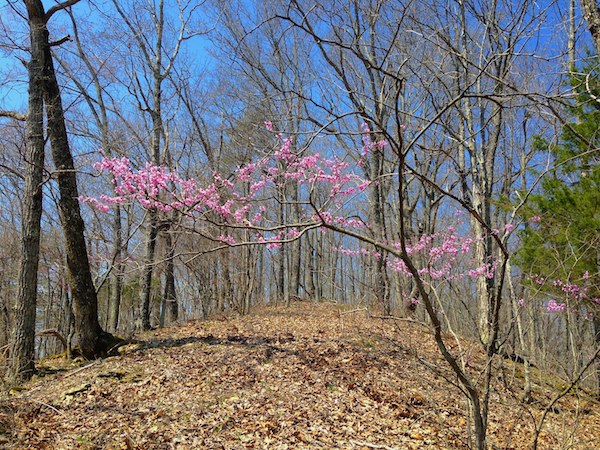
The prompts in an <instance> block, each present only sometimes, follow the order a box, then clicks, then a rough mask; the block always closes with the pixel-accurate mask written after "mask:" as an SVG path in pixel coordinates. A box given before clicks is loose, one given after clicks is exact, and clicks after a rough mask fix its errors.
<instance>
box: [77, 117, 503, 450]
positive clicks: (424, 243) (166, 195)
mask: <svg viewBox="0 0 600 450" xmlns="http://www.w3.org/2000/svg"><path fill="white" fill-rule="evenodd" d="M265 127H266V128H267V129H268V130H269V131H271V132H273V135H274V137H275V139H276V140H277V141H278V143H279V144H278V145H277V146H276V148H275V150H273V151H272V152H270V153H268V154H267V155H265V156H263V157H261V158H258V159H257V160H254V161H252V162H249V163H247V164H244V165H242V166H239V167H237V169H236V170H235V171H234V172H233V173H232V174H230V175H227V176H226V175H224V174H220V173H213V174H211V180H210V182H208V183H201V182H200V181H198V180H196V179H193V178H185V177H182V176H180V175H179V174H178V172H177V171H176V170H171V169H169V168H167V167H162V166H157V165H153V164H150V163H148V164H146V165H145V167H143V168H140V169H135V168H134V167H132V164H131V162H130V161H129V160H128V159H127V158H125V157H123V158H108V157H104V158H103V159H102V160H101V161H100V162H98V163H97V164H96V165H95V167H96V168H97V169H98V170H100V171H102V172H106V173H109V174H110V175H111V179H112V180H113V183H114V192H115V195H101V196H100V197H98V198H83V199H82V200H83V201H85V202H87V203H89V204H91V205H92V206H93V207H95V208H97V209H99V210H101V211H108V210H109V209H110V207H111V205H113V204H125V203H132V202H133V203H137V204H139V205H140V206H141V207H142V208H144V209H146V210H155V211H161V212H167V213H168V212H171V211H173V210H176V211H177V212H178V213H179V214H180V216H181V217H182V218H183V223H185V221H186V220H187V221H188V222H189V224H188V225H189V226H191V224H194V230H195V231H196V232H197V233H200V234H201V235H202V236H204V237H207V238H209V239H211V240H213V241H215V242H217V243H219V244H220V245H222V246H224V247H225V246H229V247H237V246H247V245H265V246H267V248H269V249H276V248H278V247H280V246H281V245H283V244H285V243H287V242H291V241H293V240H296V239H300V238H301V237H302V236H303V235H304V234H305V233H307V232H308V231H309V230H313V229H320V230H321V231H322V232H324V233H327V232H331V233H339V234H342V235H344V236H347V237H349V238H354V240H355V241H356V242H357V243H359V244H360V243H362V244H369V248H371V249H373V250H368V249H366V248H365V247H364V246H363V247H360V246H358V245H356V246H354V247H352V246H351V245H348V246H346V247H343V248H340V249H339V251H341V252H343V253H345V254H348V255H359V254H362V255H365V254H366V255H369V256H370V257H373V258H376V259H377V258H382V255H383V254H384V253H385V254H386V255H388V257H386V264H387V265H388V267H389V269H390V270H393V271H395V272H397V273H399V274H401V275H403V276H404V277H407V278H410V279H412V280H413V282H414V284H415V285H416V292H417V294H416V295H415V296H414V297H413V298H411V299H409V301H410V302H412V303H417V302H420V303H422V304H423V307H424V309H425V311H426V313H427V317H428V319H429V322H430V324H431V326H432V328H433V331H434V337H435V341H436V344H437V346H438V348H439V350H440V352H441V354H442V356H443V357H444V359H445V360H446V362H447V363H448V364H449V366H450V368H451V369H452V371H453V372H454V373H455V375H456V376H457V378H458V380H459V382H460V385H461V388H462V390H463V392H464V393H465V394H466V396H467V398H468V399H469V402H470V405H471V412H472V416H473V419H474V429H475V435H476V436H477V441H478V447H480V448H483V446H485V435H486V428H487V425H486V422H487V408H488V401H489V384H490V381H491V376H492V370H493V369H492V367H493V365H492V364H488V365H486V368H484V369H483V371H484V373H483V377H481V378H480V379H482V380H483V388H480V386H478V384H477V382H476V381H474V380H475V378H474V377H473V376H472V375H470V374H469V373H468V372H467V369H466V368H465V366H464V365H463V364H461V362H460V356H459V355H456V354H453V352H452V351H451V350H450V348H449V346H448V344H447V342H446V340H445V339H444V337H443V335H442V331H443V329H444V326H445V323H444V320H445V318H444V316H443V309H442V308H441V307H440V304H439V302H437V301H436V298H435V294H436V293H437V292H438V289H439V288H440V287H441V286H443V284H444V283H450V282H453V281H456V280H459V279H463V280H469V279H477V278H479V277H482V278H485V279H492V278H495V279H496V286H497V294H496V296H495V298H494V299H493V308H492V314H491V315H490V317H489V330H488V333H489V336H487V337H486V339H485V340H484V342H486V349H485V350H486V352H487V354H488V356H489V357H490V358H492V357H493V355H494V353H495V352H496V350H497V349H496V344H497V342H498V333H499V312H500V304H501V292H502V284H503V283H502V281H503V279H504V273H505V267H506V258H507V252H506V248H505V242H506V238H507V236H508V233H509V232H510V231H511V229H510V228H509V227H507V228H506V229H505V230H493V229H491V228H489V227H488V226H487V224H485V223H483V221H482V219H481V218H480V217H479V215H478V214H477V212H476V211H475V210H473V209H472V208H471V207H470V206H469V205H468V204H466V203H464V202H463V201H461V199H460V198H458V197H457V196H455V195H453V194H452V193H451V192H448V191H445V190H444V189H443V188H442V187H440V186H438V185H437V184H435V182H434V181H433V180H429V179H426V178H425V177H422V176H421V175H420V174H419V173H417V172H416V171H414V170H413V169H412V168H411V167H410V166H409V165H408V164H407V163H406V156H407V154H406V152H404V151H403V150H402V149H401V147H398V146H396V145H391V147H392V148H391V151H392V152H393V154H394V155H395V157H396V159H397V165H396V167H397V173H396V174H395V177H396V183H397V184H398V191H397V195H398V204H399V205H403V204H404V202H405V199H404V198H403V195H404V194H403V192H404V189H403V185H402V184H403V182H404V173H405V172H412V174H413V175H415V176H416V177H417V178H418V179H420V181H421V182H422V183H427V184H429V185H431V186H434V187H435V188H436V189H437V190H438V191H439V192H440V193H441V194H443V195H444V196H446V197H448V198H450V199H451V200H453V201H455V202H456V203H457V204H458V206H459V209H461V210H463V213H464V212H466V214H467V215H470V216H472V217H474V218H475V220H477V221H479V222H480V223H481V224H482V226H483V227H484V228H485V229H486V230H487V232H488V233H487V235H486V236H484V237H482V238H479V239H488V238H490V237H491V238H492V239H494V240H495V241H496V243H497V246H498V249H499V251H498V255H499V256H498V257H497V258H494V259H490V260H488V261H483V262H476V260H475V258H474V255H473V246H474V244H475V243H476V239H477V238H474V237H472V236H471V235H470V233H469V232H468V225H467V223H469V222H470V221H469V220H463V219H462V218H461V217H460V214H459V215H458V216H457V217H456V218H455V220H454V223H452V224H451V225H450V226H449V227H448V228H447V229H445V230H443V231H439V232H437V233H435V234H431V235H422V236H419V237H412V238H410V237H408V233H407V232H406V230H405V221H406V217H404V213H403V208H402V206H400V207H399V208H398V211H397V214H396V215H397V217H395V219H396V220H397V221H398V224H399V227H400V233H399V236H400V239H399V240H398V241H397V242H386V241H381V240H376V239H375V238H373V237H372V236H373V234H372V233H370V232H369V230H370V224H369V223H368V221H367V220H366V219H365V218H364V217H362V216H361V214H360V212H359V209H358V208H356V205H358V204H360V203H361V202H365V201H368V197H367V195H368V190H369V189H370V188H372V185H374V184H376V183H379V182H381V181H382V180H380V179H375V180H367V179H365V178H364V177H362V176H361V175H360V173H361V170H360V167H359V164H360V160H359V161H358V162H354V163H352V164H351V163H349V162H348V161H346V160H344V159H342V158H339V157H338V156H336V155H335V152H333V151H332V152H330V153H328V154H321V153H316V152H310V151H309V149H301V150H298V151H294V150H293V149H294V148H295V147H294V146H293V145H292V144H293V138H292V137H289V136H285V135H284V134H282V133H276V132H274V131H273V124H272V123H271V122H265ZM374 136H375V134H374V133H372V132H371V130H370V129H369V127H368V126H367V125H366V124H365V125H364V126H363V130H362V143H363V145H362V149H361V154H362V156H363V157H367V156H368V155H369V153H370V152H372V151H377V150H382V149H383V148H385V147H386V146H388V145H390V144H389V143H388V141H386V140H384V139H376V138H374ZM288 183H294V184H296V185H297V186H298V189H299V200H298V203H299V205H297V206H299V207H300V208H299V209H300V211H301V212H300V215H299V219H298V221H297V222H296V223H276V222H275V221H274V220H273V219H272V218H271V217H269V215H268V214H267V211H268V210H270V209H271V208H272V207H273V205H274V202H275V196H274V194H273V193H274V191H275V190H276V189H281V188H283V187H285V185H286V184H288ZM239 229H243V230H245V233H244V234H243V235H244V239H243V240H240V239H239V238H236V236H238V235H239V234H238V235H236V234H235V233H234V232H232V231H234V230H239ZM223 230H229V231H230V232H223ZM346 241H347V240H346ZM346 241H345V242H346ZM479 375H481V374H479ZM481 393H483V394H481Z"/></svg>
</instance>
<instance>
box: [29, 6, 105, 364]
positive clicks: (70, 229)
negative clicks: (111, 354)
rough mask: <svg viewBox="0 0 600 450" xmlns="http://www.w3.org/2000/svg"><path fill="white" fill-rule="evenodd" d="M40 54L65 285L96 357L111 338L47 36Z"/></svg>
mask: <svg viewBox="0 0 600 450" xmlns="http://www.w3.org/2000/svg"><path fill="white" fill-rule="evenodd" d="M32 3H35V4H36V5H37V8H36V12H38V13H41V14H42V16H41V17H39V19H40V21H44V20H46V17H45V15H44V9H43V6H42V4H41V2H40V1H39V0H38V1H35V2H32ZM37 38H38V39H40V41H39V44H40V45H41V46H42V47H43V52H44V72H43V75H44V100H45V102H46V115H47V121H48V134H49V136H50V145H51V147H52V158H53V159H54V165H55V166H56V170H57V173H56V179H57V182H58V190H59V194H60V197H59V200H58V206H59V210H60V220H61V224H62V228H63V232H64V236H65V248H66V254H67V270H68V277H69V285H70V287H71V292H72V296H73V304H74V309H75V334H76V336H77V343H78V347H79V350H80V351H81V354H82V355H83V356H84V357H85V358H89V359H91V358H96V357H98V356H102V355H104V354H106V352H107V351H108V350H109V349H110V348H111V347H112V346H114V345H115V343H116V342H115V341H114V338H113V337H112V335H110V334H108V333H106V332H104V331H103V330H102V328H101V327H100V323H99V322H98V298H97V296H96V289H95V287H94V283H93V281H92V275H91V271H90V265H89V260H88V254H87V245H86V241H85V236H84V223H83V219H82V218H81V211H80V208H79V200H78V198H79V192H78V189H77V176H76V172H75V167H74V164H73V156H72V155H71V149H70V147H69V140H68V136H67V129H66V126H65V118H64V110H63V106H62V99H61V97H60V89H59V86H58V82H57V80H56V73H55V71H54V63H53V60H52V55H51V52H50V43H49V42H48V34H47V33H45V34H41V35H39V36H37Z"/></svg>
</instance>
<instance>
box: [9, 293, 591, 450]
mask: <svg viewBox="0 0 600 450" xmlns="http://www.w3.org/2000/svg"><path fill="white" fill-rule="evenodd" d="M140 341H141V342H140V343H137V344H131V345H128V346H125V347H122V348H121V349H120V355H119V356H117V357H110V358H107V359H104V360H98V361H95V362H92V363H90V362H79V363H76V364H78V365H73V363H71V365H68V364H67V363H65V361H64V360H63V359H59V358H55V359H48V360H46V361H45V362H44V363H43V364H42V365H41V367H45V370H46V372H47V374H46V375H45V376H43V377H36V379H34V380H33V381H32V382H30V383H28V384H26V385H25V386H24V387H23V388H24V389H23V390H21V389H19V390H13V391H12V392H11V393H10V394H8V393H7V394H2V395H3V397H2V400H0V448H8V449H11V448H15V449H16V448H18V449H24V448H32V449H71V448H83V449H96V448H101V449H162V448H164V449H169V448H178V449H201V448H206V449H248V448H253V449H313V448H314V449H319V448H320V449H369V448H381V449H389V448H394V449H421V448H435V449H444V448H447V449H462V448H467V446H468V441H467V433H466V428H467V420H468V419H467V417H466V415H465V401H464V399H463V397H462V396H461V394H460V392H459V390H458V389H457V388H455V387H453V386H452V385H451V384H450V383H449V382H448V381H447V380H446V378H447V379H448V380H450V381H453V380H454V378H453V377H452V375H451V374H450V372H449V371H448V369H447V368H446V365H445V364H444V362H443V361H442V360H441V358H440V357H439V355H438V352H437V349H436V347H435V346H434V343H433V340H432V337H431V335H430V334H429V333H428V332H427V330H426V328H425V327H424V326H422V325H419V324H416V323H410V322H405V321H402V322H397V323H394V322H392V321H390V320H381V319H377V318H371V317H369V316H368V315H367V313H366V312H365V311H364V310H362V311H361V310H353V309H352V308H351V307H348V306H341V305H335V304H313V303H304V302H302V303H296V304H293V305H292V306H291V307H289V308H285V307H263V308H257V309H256V310H255V311H254V312H253V313H252V314H251V315H249V316H246V317H228V318H226V317H221V318H220V319H219V320H208V321H191V322H189V323H186V324H184V325H181V326H178V327H173V328H166V329H160V330H156V331H153V332H148V333H145V334H143V335H142V336H140ZM454 351H458V348H455V349H454ZM462 351H463V352H465V359H466V360H467V362H468V364H470V365H471V367H478V366H480V365H481V364H483V362H484V358H483V355H482V354H481V353H480V352H479V351H478V350H477V347H476V346H474V345H473V346H471V347H469V346H468V345H467V346H465V345H464V343H463V346H462ZM504 365H505V367H504V370H503V371H502V374H503V376H501V377H499V378H498V380H497V382H496V384H495V385H494V392H493V393H492V397H491V410H492V412H491V414H490V431H489V441H490V443H492V444H494V445H496V446H497V447H498V448H503V449H513V448H514V449H519V448H527V447H530V445H531V438H532V436H533V421H534V420H537V419H538V418H539V417H540V414H541V407H542V405H544V404H546V403H547V402H548V400H549V399H550V398H551V397H552V396H553V395H555V393H556V392H557V391H556V389H557V387H556V385H555V386H552V385H551V384H550V383H548V382H542V381H541V379H543V378H548V377H543V376H542V375H539V376H538V378H539V379H538V380H537V384H536V390H535V397H536V399H537V400H539V401H540V405H536V404H533V405H527V406H524V405H522V404H521V402H520V401H519V396H520V394H521V392H520V384H521V380H520V378H519V374H520V367H519V366H515V365H513V363H512V362H510V361H505V362H504ZM534 381H535V380H534ZM598 438H600V407H599V404H598V402H597V401H595V400H593V399H591V398H590V397H589V396H587V395H585V394H584V393H579V394H578V395H577V396H575V395H572V396H570V397H568V398H565V399H563V400H561V401H560V402H559V403H558V404H557V405H556V407H555V408H554V409H553V412H552V413H551V414H550V415H549V416H548V418H547V422H546V424H545V427H544V432H543V433H542V438H541V441H540V448H547V449H559V448H566V447H568V448H578V449H586V448H594V446H595V445H596V444H597V439H598Z"/></svg>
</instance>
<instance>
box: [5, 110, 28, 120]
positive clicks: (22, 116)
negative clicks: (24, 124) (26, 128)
mask: <svg viewBox="0 0 600 450" xmlns="http://www.w3.org/2000/svg"><path fill="white" fill-rule="evenodd" d="M0 117H8V118H9V119H14V120H20V121H25V120H27V114H21V113H18V112H16V111H4V110H2V109H0Z"/></svg>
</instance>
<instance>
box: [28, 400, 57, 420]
mask: <svg viewBox="0 0 600 450" xmlns="http://www.w3.org/2000/svg"><path fill="white" fill-rule="evenodd" d="M25 398H27V400H30V401H32V402H36V403H39V404H40V405H42V406H46V407H48V408H50V409H51V410H53V411H55V412H57V413H58V414H60V415H61V416H63V417H66V414H65V413H64V412H62V411H61V410H60V409H58V408H55V407H54V406H52V405H49V404H48V403H44V402H41V401H39V400H36V399H35V398H31V397H25Z"/></svg>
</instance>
